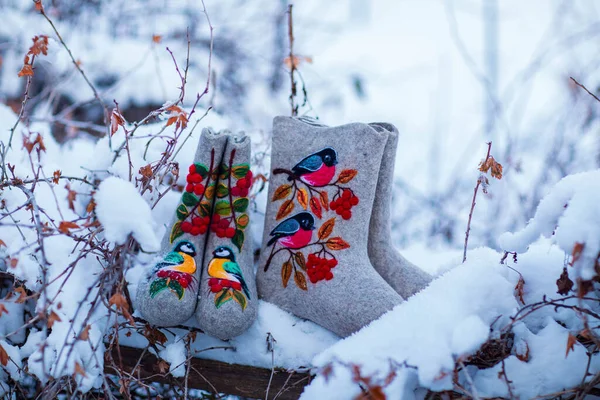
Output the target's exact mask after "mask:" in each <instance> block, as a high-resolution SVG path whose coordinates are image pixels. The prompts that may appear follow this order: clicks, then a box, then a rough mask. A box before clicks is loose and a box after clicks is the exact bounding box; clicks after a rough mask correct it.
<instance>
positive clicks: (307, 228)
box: [267, 211, 315, 249]
mask: <svg viewBox="0 0 600 400" xmlns="http://www.w3.org/2000/svg"><path fill="white" fill-rule="evenodd" d="M314 229H315V217H313V216H312V214H311V213H309V212H306V211H303V212H300V213H298V214H296V215H294V216H292V217H290V218H288V219H286V220H285V221H283V222H281V223H280V224H279V225H277V226H276V227H275V229H273V230H272V231H271V233H270V235H271V236H273V237H272V238H271V239H270V240H269V242H268V243H267V246H271V245H272V244H273V243H275V242H279V244H281V245H282V246H284V247H287V248H290V249H299V248H301V247H304V246H306V245H307V244H308V243H309V242H310V240H311V238H312V231H313V230H314Z"/></svg>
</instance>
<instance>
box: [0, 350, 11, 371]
mask: <svg viewBox="0 0 600 400" xmlns="http://www.w3.org/2000/svg"><path fill="white" fill-rule="evenodd" d="M8 360H9V357H8V353H7V352H6V350H4V347H2V346H1V345H0V364H1V365H2V366H3V367H6V366H7V365H8Z"/></svg>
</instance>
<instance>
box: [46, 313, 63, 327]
mask: <svg viewBox="0 0 600 400" xmlns="http://www.w3.org/2000/svg"><path fill="white" fill-rule="evenodd" d="M60 321H62V320H61V319H60V317H59V316H58V314H57V313H55V312H54V311H51V312H50V315H49V316H48V321H47V325H48V328H50V329H51V328H52V326H53V325H54V323H55V322H60Z"/></svg>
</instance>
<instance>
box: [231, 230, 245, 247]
mask: <svg viewBox="0 0 600 400" xmlns="http://www.w3.org/2000/svg"><path fill="white" fill-rule="evenodd" d="M231 243H233V244H234V246H235V247H237V248H238V250H239V251H242V247H244V231H242V230H240V229H236V230H235V234H234V235H233V237H232V238H231Z"/></svg>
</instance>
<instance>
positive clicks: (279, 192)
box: [272, 185, 292, 201]
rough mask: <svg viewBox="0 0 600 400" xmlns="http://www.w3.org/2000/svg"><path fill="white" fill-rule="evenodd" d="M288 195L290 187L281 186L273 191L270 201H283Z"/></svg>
mask: <svg viewBox="0 0 600 400" xmlns="http://www.w3.org/2000/svg"><path fill="white" fill-rule="evenodd" d="M290 193H292V185H281V186H279V187H278V188H277V189H276V190H275V193H273V200H272V201H277V200H281V199H285V198H286V197H288V196H289V195H290Z"/></svg>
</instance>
